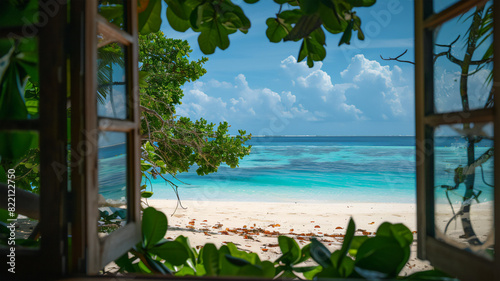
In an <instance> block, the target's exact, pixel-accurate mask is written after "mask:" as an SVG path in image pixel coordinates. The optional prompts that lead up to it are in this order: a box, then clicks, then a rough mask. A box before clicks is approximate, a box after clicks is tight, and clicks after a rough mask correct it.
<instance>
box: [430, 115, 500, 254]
mask: <svg viewBox="0 0 500 281" xmlns="http://www.w3.org/2000/svg"><path fill="white" fill-rule="evenodd" d="M434 151H435V169H434V173H435V182H434V184H435V188H434V192H435V193H434V194H435V225H436V237H437V238H439V239H442V240H444V241H446V242H447V243H449V244H452V245H454V246H456V247H459V248H464V249H468V250H469V251H471V252H474V253H476V254H478V255H480V256H483V257H486V258H488V259H493V246H494V244H495V241H494V233H493V207H494V201H493V200H494V196H493V195H494V187H493V186H494V170H493V162H494V161H493V154H494V148H493V125H492V124H491V123H488V124H479V123H478V124H470V125H469V124H457V125H453V126H440V127H439V128H437V129H436V132H435V144H434Z"/></svg>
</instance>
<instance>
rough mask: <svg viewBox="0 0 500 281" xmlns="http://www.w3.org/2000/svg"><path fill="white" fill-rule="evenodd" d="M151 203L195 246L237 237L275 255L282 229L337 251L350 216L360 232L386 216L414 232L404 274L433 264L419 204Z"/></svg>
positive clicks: (268, 256)
mask: <svg viewBox="0 0 500 281" xmlns="http://www.w3.org/2000/svg"><path fill="white" fill-rule="evenodd" d="M148 203H149V205H150V206H152V207H155V208H156V209H158V210H161V211H163V212H164V213H165V214H166V215H167V217H168V221H169V230H168V232H167V237H170V238H175V237H177V236H179V235H184V236H186V237H188V238H189V240H190V242H191V245H192V246H193V247H197V248H199V247H200V246H201V245H204V244H205V243H214V244H215V245H216V246H217V247H220V246H221V245H223V244H224V243H228V242H233V243H234V244H235V245H236V246H237V247H238V248H240V249H242V250H248V251H253V252H256V253H258V254H259V256H260V257H261V259H263V260H271V261H274V260H275V259H276V258H278V257H279V255H280V250H279V247H278V240H277V237H278V236H279V235H287V236H290V237H293V238H295V239H296V240H297V242H299V245H302V246H303V245H305V244H307V243H308V241H309V239H310V238H311V237H317V239H318V240H319V241H321V242H323V243H324V244H325V246H327V247H328V248H329V249H330V251H334V250H336V249H338V248H340V246H341V244H342V240H343V235H344V234H345V229H346V227H347V223H348V221H349V218H350V217H353V218H354V221H355V223H356V235H373V234H374V232H376V230H377V228H378V226H379V225H380V224H381V223H382V222H386V221H387V222H391V223H403V224H404V225H406V226H407V227H408V228H409V229H410V230H411V231H412V232H413V233H414V236H415V241H414V243H413V245H412V255H411V257H410V260H409V262H408V263H407V265H406V266H405V268H404V269H403V272H402V274H403V275H406V274H410V273H412V272H415V271H421V270H428V269H431V268H432V267H431V266H430V265H429V263H428V262H425V261H420V260H418V259H417V258H416V249H417V247H416V213H415V212H416V205H415V204H411V203H408V204H400V203H332V204H327V203H318V204H314V203H295V202H292V203H273V202H221V201H182V204H183V206H184V207H186V209H182V208H178V209H177V211H176V212H175V214H174V215H173V216H172V213H173V212H174V209H175V207H176V204H177V202H176V201H175V200H159V199H155V200H149V202H148Z"/></svg>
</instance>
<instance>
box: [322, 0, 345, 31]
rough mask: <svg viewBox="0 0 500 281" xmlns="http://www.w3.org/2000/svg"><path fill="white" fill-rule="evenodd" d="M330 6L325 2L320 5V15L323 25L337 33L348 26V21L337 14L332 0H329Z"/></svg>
mask: <svg viewBox="0 0 500 281" xmlns="http://www.w3.org/2000/svg"><path fill="white" fill-rule="evenodd" d="M328 3H329V5H330V6H326V5H324V4H323V3H321V5H320V9H319V16H320V18H321V21H322V22H323V26H324V27H325V29H326V30H328V32H330V33H332V34H337V33H340V32H342V31H344V30H345V28H346V27H347V21H345V20H344V19H341V18H340V16H339V15H338V14H337V11H336V8H335V5H334V4H333V3H332V2H328Z"/></svg>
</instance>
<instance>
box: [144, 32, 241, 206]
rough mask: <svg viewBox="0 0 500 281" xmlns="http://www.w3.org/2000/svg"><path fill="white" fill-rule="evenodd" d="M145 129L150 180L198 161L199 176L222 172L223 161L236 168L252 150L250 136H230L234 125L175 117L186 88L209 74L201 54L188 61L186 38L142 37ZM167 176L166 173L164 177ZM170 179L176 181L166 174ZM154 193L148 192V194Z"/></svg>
mask: <svg viewBox="0 0 500 281" xmlns="http://www.w3.org/2000/svg"><path fill="white" fill-rule="evenodd" d="M139 42H140V56H139V62H140V71H141V73H142V77H143V81H142V82H141V88H140V90H141V110H142V120H141V130H142V135H143V142H142V159H143V160H142V162H141V163H142V168H141V171H142V174H143V177H144V180H145V181H146V183H147V182H148V181H149V182H151V178H156V177H158V176H160V177H163V175H164V174H171V175H173V176H175V175H176V174H177V173H181V172H186V171H188V170H189V168H190V167H191V166H193V165H196V166H197V168H196V172H197V173H198V175H206V174H209V173H213V172H217V170H218V167H219V166H220V165H221V164H222V163H226V164H227V165H228V166H230V167H231V168H235V167H237V166H238V163H239V160H240V159H241V158H243V157H244V156H245V155H248V154H249V153H250V147H247V146H245V145H244V144H245V142H246V141H247V140H249V139H250V138H251V135H246V132H245V131H242V130H240V131H239V134H238V135H236V136H230V135H229V134H228V130H229V124H228V123H227V122H222V123H220V124H219V125H218V126H217V127H216V126H215V124H213V123H209V122H207V121H206V120H205V119H200V120H194V121H193V120H191V119H189V118H186V117H178V116H176V115H175V106H177V105H180V104H181V99H182V97H183V96H184V93H183V92H182V89H181V86H182V85H184V84H185V83H186V82H189V81H194V80H196V79H198V78H199V77H201V76H202V75H203V74H205V72H206V70H205V69H204V68H203V64H204V63H205V62H206V61H207V59H206V58H202V59H200V60H197V61H190V60H189V59H188V57H189V53H190V52H191V49H190V48H189V45H188V43H187V42H186V41H182V40H174V39H168V38H166V37H165V35H164V34H163V33H162V32H157V33H150V34H147V35H141V36H140V38H139ZM163 178H164V177H163ZM164 179H165V180H166V181H167V182H168V183H171V184H172V186H173V187H174V188H175V185H174V184H173V183H172V181H170V180H168V179H166V178H164ZM148 196H151V193H148V191H144V192H143V197H148Z"/></svg>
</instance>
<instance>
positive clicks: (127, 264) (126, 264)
mask: <svg viewBox="0 0 500 281" xmlns="http://www.w3.org/2000/svg"><path fill="white" fill-rule="evenodd" d="M115 263H116V265H118V266H119V267H120V272H122V271H123V270H126V271H127V272H134V266H133V265H132V261H131V260H130V259H129V258H128V252H127V253H125V254H124V255H122V256H121V257H119V258H118V259H117V260H115Z"/></svg>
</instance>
